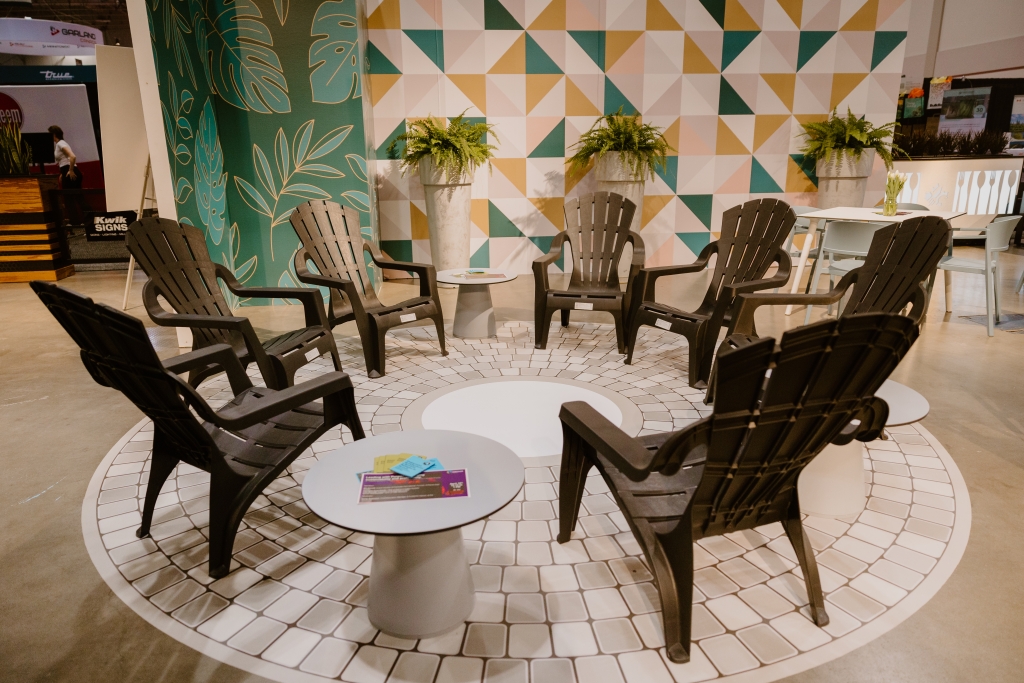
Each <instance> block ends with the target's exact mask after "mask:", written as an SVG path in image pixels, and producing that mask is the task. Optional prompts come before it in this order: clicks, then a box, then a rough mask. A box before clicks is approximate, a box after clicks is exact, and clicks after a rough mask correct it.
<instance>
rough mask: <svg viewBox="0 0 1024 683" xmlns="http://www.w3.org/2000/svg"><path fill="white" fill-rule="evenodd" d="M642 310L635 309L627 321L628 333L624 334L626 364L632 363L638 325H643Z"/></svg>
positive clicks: (638, 333) (638, 330) (638, 332)
mask: <svg viewBox="0 0 1024 683" xmlns="http://www.w3.org/2000/svg"><path fill="white" fill-rule="evenodd" d="M642 318H643V311H637V312H636V314H635V315H634V316H633V319H632V320H631V321H630V322H629V333H628V334H627V335H626V349H625V351H626V360H625V363H626V365H632V364H633V350H634V349H635V348H636V338H637V337H638V336H640V326H641V325H643V320H642Z"/></svg>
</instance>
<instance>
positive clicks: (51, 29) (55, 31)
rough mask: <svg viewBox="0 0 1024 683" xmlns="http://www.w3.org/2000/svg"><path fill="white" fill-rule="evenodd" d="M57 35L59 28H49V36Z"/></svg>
mask: <svg viewBox="0 0 1024 683" xmlns="http://www.w3.org/2000/svg"><path fill="white" fill-rule="evenodd" d="M58 33H60V29H59V28H57V27H56V26H51V27H50V35H51V36H55V35H57V34H58Z"/></svg>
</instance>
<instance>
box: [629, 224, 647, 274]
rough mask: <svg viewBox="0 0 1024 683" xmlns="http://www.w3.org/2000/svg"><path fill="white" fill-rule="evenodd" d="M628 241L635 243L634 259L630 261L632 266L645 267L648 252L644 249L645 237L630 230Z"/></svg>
mask: <svg viewBox="0 0 1024 683" xmlns="http://www.w3.org/2000/svg"><path fill="white" fill-rule="evenodd" d="M626 241H627V242H629V243H630V244H632V245H633V260H632V261H630V266H637V267H639V268H643V267H644V262H645V260H646V258H647V253H646V250H645V249H644V238H643V237H641V236H640V235H639V234H637V233H635V232H633V231H632V230H630V231H629V235H628V236H627V237H626Z"/></svg>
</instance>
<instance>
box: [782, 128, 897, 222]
mask: <svg viewBox="0 0 1024 683" xmlns="http://www.w3.org/2000/svg"><path fill="white" fill-rule="evenodd" d="M896 125H897V124H896V122H895V121H893V122H891V123H887V124H885V125H884V126H875V125H874V124H872V123H871V122H870V121H868V120H867V119H865V118H863V117H860V118H858V117H857V116H855V115H854V114H853V112H852V111H850V110H849V109H847V110H846V116H845V117H840V116H838V115H837V114H836V112H835V110H832V115H831V116H830V117H829V119H828V120H827V121H821V122H814V123H805V124H803V128H804V132H803V136H804V137H805V138H806V142H805V143H804V146H803V149H801V150H800V151H801V153H803V155H804V160H805V161H813V162H815V164H816V173H817V176H818V208H819V209H831V208H832V207H835V206H857V207H859V206H863V205H864V192H865V190H867V184H868V176H870V175H871V166H872V165H873V164H874V162H875V154H877V155H878V156H879V157H881V158H882V161H884V162H885V168H886V169H887V170H890V169H892V157H893V154H901V153H902V151H903V150H901V149H900V148H899V147H898V146H897V145H895V144H893V143H892V141H891V138H892V136H893V130H894V129H895V128H896Z"/></svg>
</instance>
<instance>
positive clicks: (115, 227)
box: [85, 211, 136, 242]
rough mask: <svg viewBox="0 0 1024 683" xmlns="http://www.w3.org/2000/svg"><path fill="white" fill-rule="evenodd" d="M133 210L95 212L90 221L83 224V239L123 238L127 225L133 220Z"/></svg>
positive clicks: (109, 239) (107, 239)
mask: <svg viewBox="0 0 1024 683" xmlns="http://www.w3.org/2000/svg"><path fill="white" fill-rule="evenodd" d="M135 216H136V214H135V212H134V211H111V212H109V213H97V214H95V215H94V216H93V218H92V223H87V224H86V226H85V239H86V240H87V241H89V242H109V241H114V240H123V239H124V236H125V233H127V232H128V226H129V225H131V224H132V223H134V222H135Z"/></svg>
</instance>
